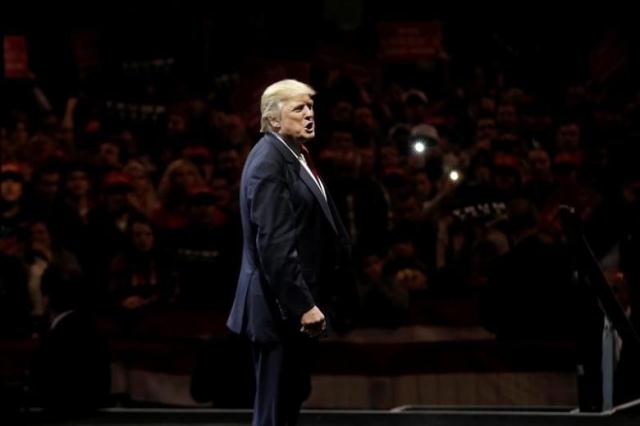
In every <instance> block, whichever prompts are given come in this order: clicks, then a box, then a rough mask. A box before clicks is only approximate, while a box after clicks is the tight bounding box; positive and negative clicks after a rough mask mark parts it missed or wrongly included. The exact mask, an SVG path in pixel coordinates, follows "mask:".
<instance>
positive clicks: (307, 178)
mask: <svg viewBox="0 0 640 426" xmlns="http://www.w3.org/2000/svg"><path fill="white" fill-rule="evenodd" d="M267 135H268V136H269V140H270V141H271V143H272V144H273V146H275V147H276V149H277V150H278V151H280V154H282V156H283V157H284V158H285V160H286V161H287V163H290V164H292V165H293V166H294V167H295V169H296V170H297V171H298V176H299V177H300V180H302V181H303V182H304V184H305V185H307V188H309V190H310V191H311V193H312V194H313V196H314V197H316V200H317V201H318V203H320V208H321V209H322V212H323V213H324V215H325V217H326V218H327V220H328V221H329V224H331V227H332V228H333V230H334V232H335V233H336V234H338V229H337V227H336V223H335V221H334V218H333V215H332V214H331V210H330V209H329V204H328V203H327V200H326V199H325V198H324V195H322V192H321V191H320V188H319V187H318V184H317V183H316V182H315V181H314V180H313V178H312V177H311V175H309V173H307V171H306V170H305V169H304V167H302V166H301V165H300V161H299V160H298V159H297V158H295V156H294V155H293V154H292V153H291V151H289V149H288V148H287V147H286V146H284V144H283V143H282V141H280V140H278V138H276V137H275V136H273V135H272V134H271V133H267ZM325 191H326V189H325ZM328 196H329V193H328V192H327V197H328Z"/></svg>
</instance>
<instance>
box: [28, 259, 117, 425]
mask: <svg viewBox="0 0 640 426" xmlns="http://www.w3.org/2000/svg"><path fill="white" fill-rule="evenodd" d="M84 284H85V283H84V281H83V280H82V278H81V276H80V274H79V272H77V271H74V270H67V269H65V268H62V267H57V266H50V267H48V268H47V270H46V271H45V272H44V275H43V277H42V292H43V294H44V296H45V300H46V303H47V305H48V311H49V313H50V314H51V324H50V327H49V330H48V331H47V332H46V333H44V335H43V336H42V340H41V343H40V346H39V348H38V350H37V352H36V353H35V354H34V359H33V364H32V368H31V371H30V372H31V388H32V392H33V396H34V397H35V403H36V404H37V405H40V406H42V407H43V408H44V409H45V410H47V411H48V412H49V413H56V414H61V415H64V416H73V415H81V414H85V413H88V412H91V411H92V410H95V409H97V408H100V407H104V406H106V405H107V404H108V402H109V395H110V391H111V359H110V356H109V351H108V347H107V344H106V341H105V340H104V339H103V338H102V337H101V336H100V335H99V333H98V331H97V328H96V325H95V323H94V321H93V319H92V317H91V316H90V315H89V314H88V313H86V312H85V311H84V310H83V309H82V303H81V301H82V300H83V297H82V294H83V291H84V288H85V287H86V285H84Z"/></svg>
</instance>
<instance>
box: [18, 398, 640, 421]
mask: <svg viewBox="0 0 640 426" xmlns="http://www.w3.org/2000/svg"><path fill="white" fill-rule="evenodd" d="M19 423H20V424H32V425H47V424H51V425H131V426H133V425H166V426H172V425H205V424H206V425H225V426H231V425H234V426H235V425H238V426H240V425H243V426H244V425H249V424H250V423H251V412H250V411H248V410H210V409H188V410H185V409H144V410H142V409H110V410H105V411H101V412H99V413H96V414H94V415H91V416H85V417H83V418H77V419H73V420H70V419H64V420H63V419H60V420H52V419H46V418H44V417H43V414H42V413H31V414H29V415H28V416H23V417H22V418H21V419H20V421H19ZM638 424H640V400H638V401H634V402H631V403H628V404H625V405H623V406H619V407H616V408H614V409H613V410H610V411H607V412H603V413H576V412H573V410H572V409H571V408H570V407H567V408H549V407H523V408H522V409H518V408H517V407H418V406H407V407H399V408H397V409H394V410H391V411H332V410H305V411H303V413H302V416H301V425H309V426H312V425H313V426H325V425H326V426H330V425H331V426H335V425H339V426H347V425H348V426H351V425H359V426H387V425H393V426H418V425H420V426H423V425H429V426H462V425H464V426H469V425H472V426H485V425H486V426H489V425H492V426H494V425H499V426H507V425H517V426H527V425H532V426H533V425H544V426H555V425H566V426H572V425H607V426H617V425H638Z"/></svg>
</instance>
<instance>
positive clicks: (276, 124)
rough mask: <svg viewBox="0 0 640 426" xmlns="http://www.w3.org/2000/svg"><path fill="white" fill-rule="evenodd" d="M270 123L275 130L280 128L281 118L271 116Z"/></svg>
mask: <svg viewBox="0 0 640 426" xmlns="http://www.w3.org/2000/svg"><path fill="white" fill-rule="evenodd" d="M269 124H270V125H271V128H272V129H273V130H278V129H279V128H280V118H279V117H274V116H271V117H269Z"/></svg>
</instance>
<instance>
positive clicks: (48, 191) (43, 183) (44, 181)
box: [37, 172, 60, 201]
mask: <svg viewBox="0 0 640 426" xmlns="http://www.w3.org/2000/svg"><path fill="white" fill-rule="evenodd" d="M59 188H60V173H58V172H52V173H45V174H43V175H42V176H40V179H39V180H38V182H37V191H38V193H39V194H40V195H41V196H42V197H43V198H44V199H46V200H49V201H51V200H53V199H54V198H55V197H56V195H57V194H58V189H59Z"/></svg>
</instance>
